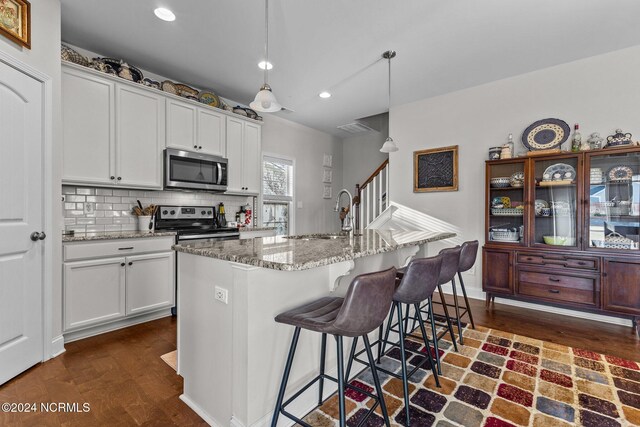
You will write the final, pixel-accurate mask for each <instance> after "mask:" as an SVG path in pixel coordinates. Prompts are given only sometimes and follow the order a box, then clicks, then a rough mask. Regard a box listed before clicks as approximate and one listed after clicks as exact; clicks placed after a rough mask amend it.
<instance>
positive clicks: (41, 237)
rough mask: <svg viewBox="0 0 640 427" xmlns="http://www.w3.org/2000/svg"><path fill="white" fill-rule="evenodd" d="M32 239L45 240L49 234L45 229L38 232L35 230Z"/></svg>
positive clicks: (35, 240)
mask: <svg viewBox="0 0 640 427" xmlns="http://www.w3.org/2000/svg"><path fill="white" fill-rule="evenodd" d="M29 237H31V240H33V241H34V242H37V241H38V240H44V239H46V238H47V235H46V234H45V233H44V231H41V232H37V231H34V232H33V233H31V236H29Z"/></svg>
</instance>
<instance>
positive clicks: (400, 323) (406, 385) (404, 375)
mask: <svg viewBox="0 0 640 427" xmlns="http://www.w3.org/2000/svg"><path fill="white" fill-rule="evenodd" d="M396 305H397V306H398V329H399V331H400V359H401V361H402V387H403V388H404V413H405V416H406V417H407V423H406V425H407V426H409V424H410V421H409V383H408V379H407V358H406V355H405V353H404V325H403V318H402V304H401V303H399V302H398V303H396Z"/></svg>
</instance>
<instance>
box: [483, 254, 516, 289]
mask: <svg viewBox="0 0 640 427" xmlns="http://www.w3.org/2000/svg"><path fill="white" fill-rule="evenodd" d="M482 290H483V291H485V292H492V293H503V294H512V293H513V252H511V251H506V250H494V249H483V251H482Z"/></svg>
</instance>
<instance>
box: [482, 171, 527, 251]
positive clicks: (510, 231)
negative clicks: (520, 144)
mask: <svg viewBox="0 0 640 427" xmlns="http://www.w3.org/2000/svg"><path fill="white" fill-rule="evenodd" d="M524 165H525V163H524V161H523V160H521V161H511V162H505V161H504V160H499V161H496V162H489V163H488V165H487V166H488V172H487V179H488V180H489V182H488V183H487V189H488V191H487V192H488V194H487V202H488V206H487V210H488V215H487V218H488V224H487V229H488V230H487V241H491V242H501V243H507V244H509V243H510V244H520V245H522V244H524V243H525V239H524V237H525V234H524V233H525V230H524V213H525V209H524V208H525V205H524V201H525V180H524V174H525V167H524Z"/></svg>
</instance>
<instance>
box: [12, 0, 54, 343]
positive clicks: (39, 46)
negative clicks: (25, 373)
mask: <svg viewBox="0 0 640 427" xmlns="http://www.w3.org/2000/svg"><path fill="white" fill-rule="evenodd" d="M0 51H2V52H4V53H7V54H9V55H11V56H13V57H14V58H17V59H18V60H20V61H22V62H24V63H26V64H27V65H29V66H31V67H33V68H35V69H37V70H39V71H40V72H42V73H44V74H46V75H47V76H49V77H51V82H52V91H53V98H52V112H51V117H52V122H53V123H52V129H50V132H52V138H51V141H52V144H53V147H52V152H53V159H52V161H51V164H49V165H47V167H51V169H52V174H53V177H52V178H50V179H48V180H47V186H48V188H50V189H51V191H52V194H51V197H52V200H53V203H54V206H56V207H57V206H58V205H57V203H56V202H57V200H60V199H59V196H60V177H61V174H62V155H61V153H62V150H60V149H59V148H60V147H61V135H62V133H61V132H62V131H61V108H60V79H61V78H60V1H59V0H32V1H31V49H30V50H29V49H26V48H23V47H21V46H18V45H17V44H14V43H13V42H11V41H9V40H8V39H6V38H5V37H3V36H0ZM51 181H53V182H51ZM46 215H52V217H53V218H52V224H53V229H51V230H46V233H47V236H48V238H47V240H49V239H51V240H49V241H50V244H51V245H52V247H53V257H52V259H51V260H48V261H49V264H48V265H49V266H50V269H49V270H48V271H45V274H46V275H47V276H50V277H51V278H52V282H53V284H52V287H53V310H54V311H53V318H52V319H45V321H46V322H47V325H46V326H47V327H48V328H49V327H50V328H51V332H52V336H53V338H55V337H58V336H60V335H61V334H62V311H61V307H62V270H61V268H62V267H61V265H62V257H61V253H62V243H61V233H60V230H61V229H62V217H61V213H60V210H59V209H52V211H51V212H46ZM60 345H61V341H60ZM53 351H54V352H55V351H57V349H54V350H53Z"/></svg>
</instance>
